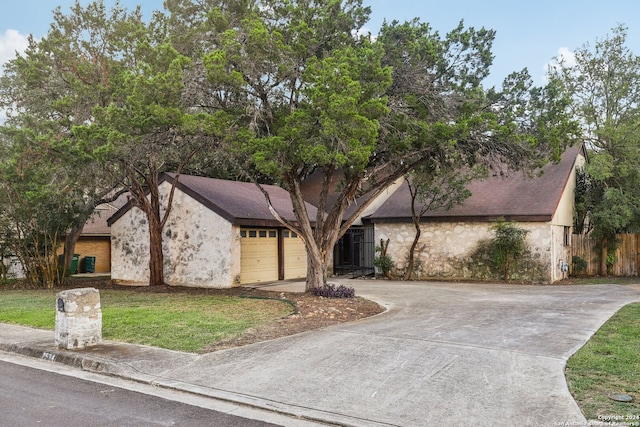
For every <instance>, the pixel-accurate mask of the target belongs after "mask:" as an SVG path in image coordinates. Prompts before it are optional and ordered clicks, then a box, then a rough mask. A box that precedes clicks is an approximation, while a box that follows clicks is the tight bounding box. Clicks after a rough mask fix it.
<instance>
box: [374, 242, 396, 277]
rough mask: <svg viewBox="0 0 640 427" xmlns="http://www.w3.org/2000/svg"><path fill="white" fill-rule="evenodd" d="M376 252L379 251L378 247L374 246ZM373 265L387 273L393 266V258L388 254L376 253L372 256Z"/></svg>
mask: <svg viewBox="0 0 640 427" xmlns="http://www.w3.org/2000/svg"><path fill="white" fill-rule="evenodd" d="M376 252H380V247H379V246H376ZM373 265H374V266H376V267H378V268H379V269H380V271H382V273H389V272H390V271H391V270H393V267H395V264H394V262H393V258H391V256H390V255H387V254H384V255H376V256H375V257H374V258H373Z"/></svg>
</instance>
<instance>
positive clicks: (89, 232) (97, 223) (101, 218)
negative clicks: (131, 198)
mask: <svg viewBox="0 0 640 427" xmlns="http://www.w3.org/2000/svg"><path fill="white" fill-rule="evenodd" d="M127 199H128V198H127V195H126V194H123V195H121V196H120V197H118V198H117V199H116V200H114V201H113V202H110V203H104V204H102V205H100V206H98V207H96V208H95V210H94V211H93V214H92V215H91V218H89V220H87V222H86V223H85V224H84V227H83V228H82V233H81V235H82V236H110V235H111V230H110V229H109V225H108V224H107V220H108V219H109V217H110V216H111V215H113V214H114V213H115V212H117V211H118V209H120V208H121V207H123V206H124V205H125V204H126V203H127Z"/></svg>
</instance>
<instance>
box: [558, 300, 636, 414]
mask: <svg viewBox="0 0 640 427" xmlns="http://www.w3.org/2000/svg"><path fill="white" fill-rule="evenodd" d="M566 377H567V383H568V385H569V390H570V391H571V393H572V394H573V397H574V398H575V399H576V402H578V405H579V406H580V408H581V409H582V411H583V412H584V414H585V416H586V417H587V419H588V420H598V421H603V420H605V421H607V420H608V421H617V422H619V423H621V424H619V425H629V426H640V303H635V304H629V305H627V306H625V307H623V308H622V309H621V310H620V311H618V313H616V314H615V315H614V316H613V317H612V318H611V319H610V320H609V321H608V322H607V323H605V324H604V325H603V326H602V328H600V330H599V331H598V332H597V333H596V334H595V335H594V336H593V337H592V338H591V339H590V340H589V341H588V342H587V343H586V344H585V346H584V347H583V348H581V349H580V350H579V351H578V352H577V353H576V354H574V355H573V356H572V357H571V358H570V359H569V360H568V362H567V368H566ZM614 393H624V394H627V395H630V396H631V397H633V398H634V401H633V402H631V403H619V402H616V401H614V400H612V399H610V398H609V397H608V396H609V395H611V394H614ZM607 417H609V418H607ZM611 417H617V418H611ZM625 423H626V424H625Z"/></svg>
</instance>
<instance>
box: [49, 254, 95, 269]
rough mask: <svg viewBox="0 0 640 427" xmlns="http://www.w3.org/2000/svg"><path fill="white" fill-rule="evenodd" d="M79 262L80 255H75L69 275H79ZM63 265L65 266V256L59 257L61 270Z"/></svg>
mask: <svg viewBox="0 0 640 427" xmlns="http://www.w3.org/2000/svg"><path fill="white" fill-rule="evenodd" d="M79 260H80V255H78V254H74V255H73V258H71V267H70V268H69V274H78V262H79ZM94 263H95V261H94ZM63 264H64V255H58V265H59V266H60V268H62V265H63Z"/></svg>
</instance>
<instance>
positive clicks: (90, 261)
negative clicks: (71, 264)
mask: <svg viewBox="0 0 640 427" xmlns="http://www.w3.org/2000/svg"><path fill="white" fill-rule="evenodd" d="M80 271H81V272H82V273H95V272H96V257H94V256H86V257H84V258H82V267H81V270H80Z"/></svg>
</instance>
